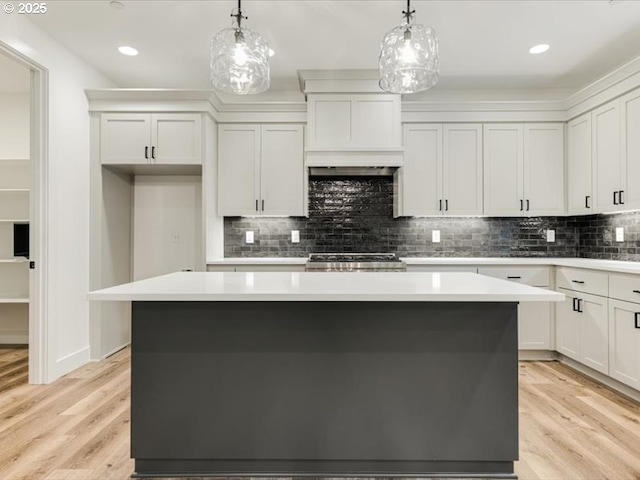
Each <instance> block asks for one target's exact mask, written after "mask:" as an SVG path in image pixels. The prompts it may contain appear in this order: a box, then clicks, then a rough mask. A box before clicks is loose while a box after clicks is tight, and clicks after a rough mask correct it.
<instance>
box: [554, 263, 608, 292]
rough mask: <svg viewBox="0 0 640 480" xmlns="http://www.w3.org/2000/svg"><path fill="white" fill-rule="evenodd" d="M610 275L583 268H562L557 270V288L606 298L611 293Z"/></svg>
mask: <svg viewBox="0 0 640 480" xmlns="http://www.w3.org/2000/svg"><path fill="white" fill-rule="evenodd" d="M607 277H608V275H607V274H606V273H602V272H596V271H593V270H586V269H582V268H567V267H560V268H558V269H557V270H556V287H561V288H566V289H569V290H574V291H576V292H585V293H591V294H593V295H600V296H602V297H606V296H607V294H608V293H609V284H608V278H607Z"/></svg>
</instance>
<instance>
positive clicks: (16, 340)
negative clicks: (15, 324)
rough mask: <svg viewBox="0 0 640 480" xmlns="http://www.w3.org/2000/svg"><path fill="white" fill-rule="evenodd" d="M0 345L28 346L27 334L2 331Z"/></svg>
mask: <svg viewBox="0 0 640 480" xmlns="http://www.w3.org/2000/svg"><path fill="white" fill-rule="evenodd" d="M0 344H3V345H28V344H29V332H23V331H16V332H11V331H4V332H0Z"/></svg>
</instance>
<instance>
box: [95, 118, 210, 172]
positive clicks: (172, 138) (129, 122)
mask: <svg viewBox="0 0 640 480" xmlns="http://www.w3.org/2000/svg"><path fill="white" fill-rule="evenodd" d="M100 159H101V163H102V164H103V165H154V164H159V165H201V164H202V118H201V115H200V114H189V113H160V114H145V113H103V114H102V115H101V117H100Z"/></svg>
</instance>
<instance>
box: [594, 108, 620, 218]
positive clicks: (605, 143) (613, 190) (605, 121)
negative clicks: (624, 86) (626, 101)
mask: <svg viewBox="0 0 640 480" xmlns="http://www.w3.org/2000/svg"><path fill="white" fill-rule="evenodd" d="M591 118H592V124H591V128H592V135H591V141H592V147H591V152H592V155H593V202H594V203H593V209H594V211H595V213H600V212H610V211H615V210H619V209H620V208H621V206H620V195H621V192H622V196H623V199H622V202H624V187H623V175H624V174H623V168H622V167H623V165H622V155H621V143H622V142H621V141H620V136H621V131H622V130H621V126H620V119H621V115H620V102H619V100H614V101H612V102H609V103H607V104H605V105H603V106H601V107H600V108H597V109H595V110H594V111H593V112H592V117H591Z"/></svg>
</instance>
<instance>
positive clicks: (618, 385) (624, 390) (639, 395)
mask: <svg viewBox="0 0 640 480" xmlns="http://www.w3.org/2000/svg"><path fill="white" fill-rule="evenodd" d="M557 355H558V360H559V361H560V362H562V363H564V364H565V365H567V366H569V367H571V368H573V369H574V370H577V371H578V372H580V373H582V374H584V375H586V376H587V377H590V378H592V379H594V380H596V381H597V382H600V383H602V384H603V385H606V386H607V387H609V388H612V389H613V390H615V391H617V392H619V393H621V394H622V395H624V396H625V397H629V398H630V399H632V400H635V401H636V402H639V403H640V391H638V390H636V389H635V388H631V387H629V386H628V385H625V384H624V383H622V382H619V381H618V380H616V379H614V378H611V377H610V376H608V375H605V374H604V373H600V372H598V371H596V370H594V369H592V368H590V367H587V366H586V365H583V364H581V363H580V362H576V361H575V360H573V359H571V358H569V357H566V356H564V355H562V354H561V353H558V354H557Z"/></svg>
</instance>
